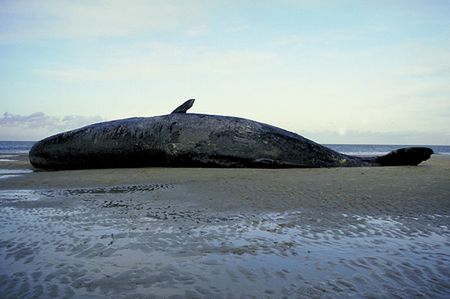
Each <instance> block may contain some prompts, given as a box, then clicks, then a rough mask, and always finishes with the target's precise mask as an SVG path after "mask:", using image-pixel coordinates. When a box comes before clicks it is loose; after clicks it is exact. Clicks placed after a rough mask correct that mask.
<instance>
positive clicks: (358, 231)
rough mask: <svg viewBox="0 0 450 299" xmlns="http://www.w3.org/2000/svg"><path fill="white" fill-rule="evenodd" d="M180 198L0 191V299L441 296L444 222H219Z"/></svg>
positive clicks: (180, 194) (156, 190)
mask: <svg viewBox="0 0 450 299" xmlns="http://www.w3.org/2000/svg"><path fill="white" fill-rule="evenodd" d="M189 192H190V191H189V189H186V186H185V185H183V184H160V183H158V184H145V185H119V186H113V187H95V188H75V189H48V190H14V191H11V190H3V191H1V192H0V212H1V218H0V226H1V228H2V234H1V235H0V294H1V295H2V296H1V297H2V298H18V297H20V298H55V297H61V298H71V297H76V298H84V297H89V298H103V297H105V296H107V297H109V298H123V297H127V298H148V297H151V298H153V297H154V298H186V297H189V298H239V297H242V298H247V297H255V298H283V297H284V298H309V297H323V298H335V297H347V298H348V297H350V298H351V297H353V298H361V297H364V296H366V297H376V298H380V297H395V296H398V297H403V298H405V297H433V298H446V297H447V296H448V294H449V293H450V267H449V265H450V231H449V224H450V217H449V216H448V215H440V214H421V213H417V214H415V215H407V216H405V215H395V214H389V215H376V216H374V215H364V214H356V213H342V212H340V211H335V212H332V211H327V212H326V213H323V214H320V213H317V211H315V212H314V211H311V210H309V209H301V208H298V209H296V210H294V211H288V212H273V211H272V212H269V211H264V210H261V209H260V210H257V211H252V210H251V209H247V210H246V211H245V212H242V211H235V210H233V209H231V210H224V211H220V210H211V209H209V208H206V207H203V206H199V205H196V204H194V203H193V202H192V201H190V200H185V199H186V198H189V196H192V194H189ZM286 192H288V193H289V192H290V191H289V190H286ZM230 194H231V195H230V196H237V195H233V192H230ZM284 200H286V201H287V199H284Z"/></svg>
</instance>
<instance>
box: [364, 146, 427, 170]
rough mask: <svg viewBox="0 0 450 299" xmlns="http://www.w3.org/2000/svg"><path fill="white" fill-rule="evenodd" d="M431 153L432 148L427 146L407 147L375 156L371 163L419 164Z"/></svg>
mask: <svg viewBox="0 0 450 299" xmlns="http://www.w3.org/2000/svg"><path fill="white" fill-rule="evenodd" d="M432 154H433V150H432V149H431V148H428V147H407V148H401V149H398V150H395V151H392V152H390V153H389V154H386V155H384V156H381V157H377V158H375V160H373V162H372V163H373V164H374V165H380V166H401V165H419V164H420V163H421V162H423V161H426V160H428V159H429V158H430V157H431V155H432Z"/></svg>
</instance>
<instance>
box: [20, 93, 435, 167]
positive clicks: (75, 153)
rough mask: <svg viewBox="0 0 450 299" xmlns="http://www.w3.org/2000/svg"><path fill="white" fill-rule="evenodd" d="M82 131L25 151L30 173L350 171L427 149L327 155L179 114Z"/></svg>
mask: <svg viewBox="0 0 450 299" xmlns="http://www.w3.org/2000/svg"><path fill="white" fill-rule="evenodd" d="M193 102H194V100H189V101H187V102H185V103H184V104H183V105H181V106H180V107H178V108H177V109H175V110H174V111H173V112H172V113H171V114H167V115H161V116H154V117H135V118H128V119H122V120H114V121H108V122H102V123H97V124H92V125H88V126H85V127H82V128H80V129H76V130H72V131H68V132H64V133H60V134H57V135H54V136H50V137H47V138H45V139H43V140H41V141H39V142H37V143H36V144H34V146H33V147H32V148H31V150H30V153H29V159H30V162H31V164H32V165H33V166H34V167H36V168H42V169H55V170H56V169H83V168H111V167H144V166H164V167H167V166H169V167H172V166H173V167H263V168H288V167H299V168H300V167H308V168H313V167H354V166H388V165H392V166H393V165H418V164H419V163H421V162H422V161H425V160H427V159H428V158H429V157H430V156H431V154H432V153H433V151H432V150H431V149H430V148H424V147H411V148H403V149H399V150H396V151H393V152H391V153H389V154H387V155H385V156H381V157H355V156H349V155H345V154H341V153H338V152H336V151H333V150H332V149H330V148H327V147H325V146H322V145H320V144H317V143H315V142H313V141H311V140H309V139H306V138H304V137H302V136H300V135H298V134H296V133H293V132H289V131H286V130H283V129H280V128H277V127H274V126H271V125H268V124H264V123H260V122H256V121H252V120H248V119H244V118H238V117H231V116H220V115H208V114H195V113H186V111H187V110H188V109H189V108H190V107H191V106H192V104H193Z"/></svg>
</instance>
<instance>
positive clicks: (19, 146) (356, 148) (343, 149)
mask: <svg viewBox="0 0 450 299" xmlns="http://www.w3.org/2000/svg"><path fill="white" fill-rule="evenodd" d="M34 143H35V142H34V141H0V159H2V158H5V157H4V156H5V155H8V154H16V153H27V152H28V151H29V150H30V149H31V147H32V146H33V144H34ZM324 145H325V146H327V147H329V148H331V149H333V150H335V151H337V152H340V153H344V154H347V155H368V156H370V155H383V154H387V153H388V152H390V151H393V150H395V149H399V148H402V147H411V146H425V147H430V148H432V149H433V151H434V152H435V153H436V154H444V155H450V146H449V145H383V144H324Z"/></svg>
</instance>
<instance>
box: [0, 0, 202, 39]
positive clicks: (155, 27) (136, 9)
mask: <svg viewBox="0 0 450 299" xmlns="http://www.w3.org/2000/svg"><path fill="white" fill-rule="evenodd" d="M204 6H205V5H201V3H200V1H176V0H175V1H144V0H135V1H133V2H132V4H130V3H129V2H126V1H114V0H112V1H82V2H81V1H65V0H46V1H26V0H24V1H6V2H4V3H3V2H2V5H1V6H0V19H2V26H1V27H0V41H3V42H16V41H23V40H36V39H42V38H93V37H94V38H96V37H112V36H127V35H133V34H139V33H142V32H160V31H168V30H169V31H170V30H174V29H178V28H180V27H181V28H183V29H184V28H185V29H186V31H187V32H194V31H195V32H198V28H203V27H204V25H203V24H204V20H205V18H206V14H205V13H204ZM191 25H192V27H191Z"/></svg>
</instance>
